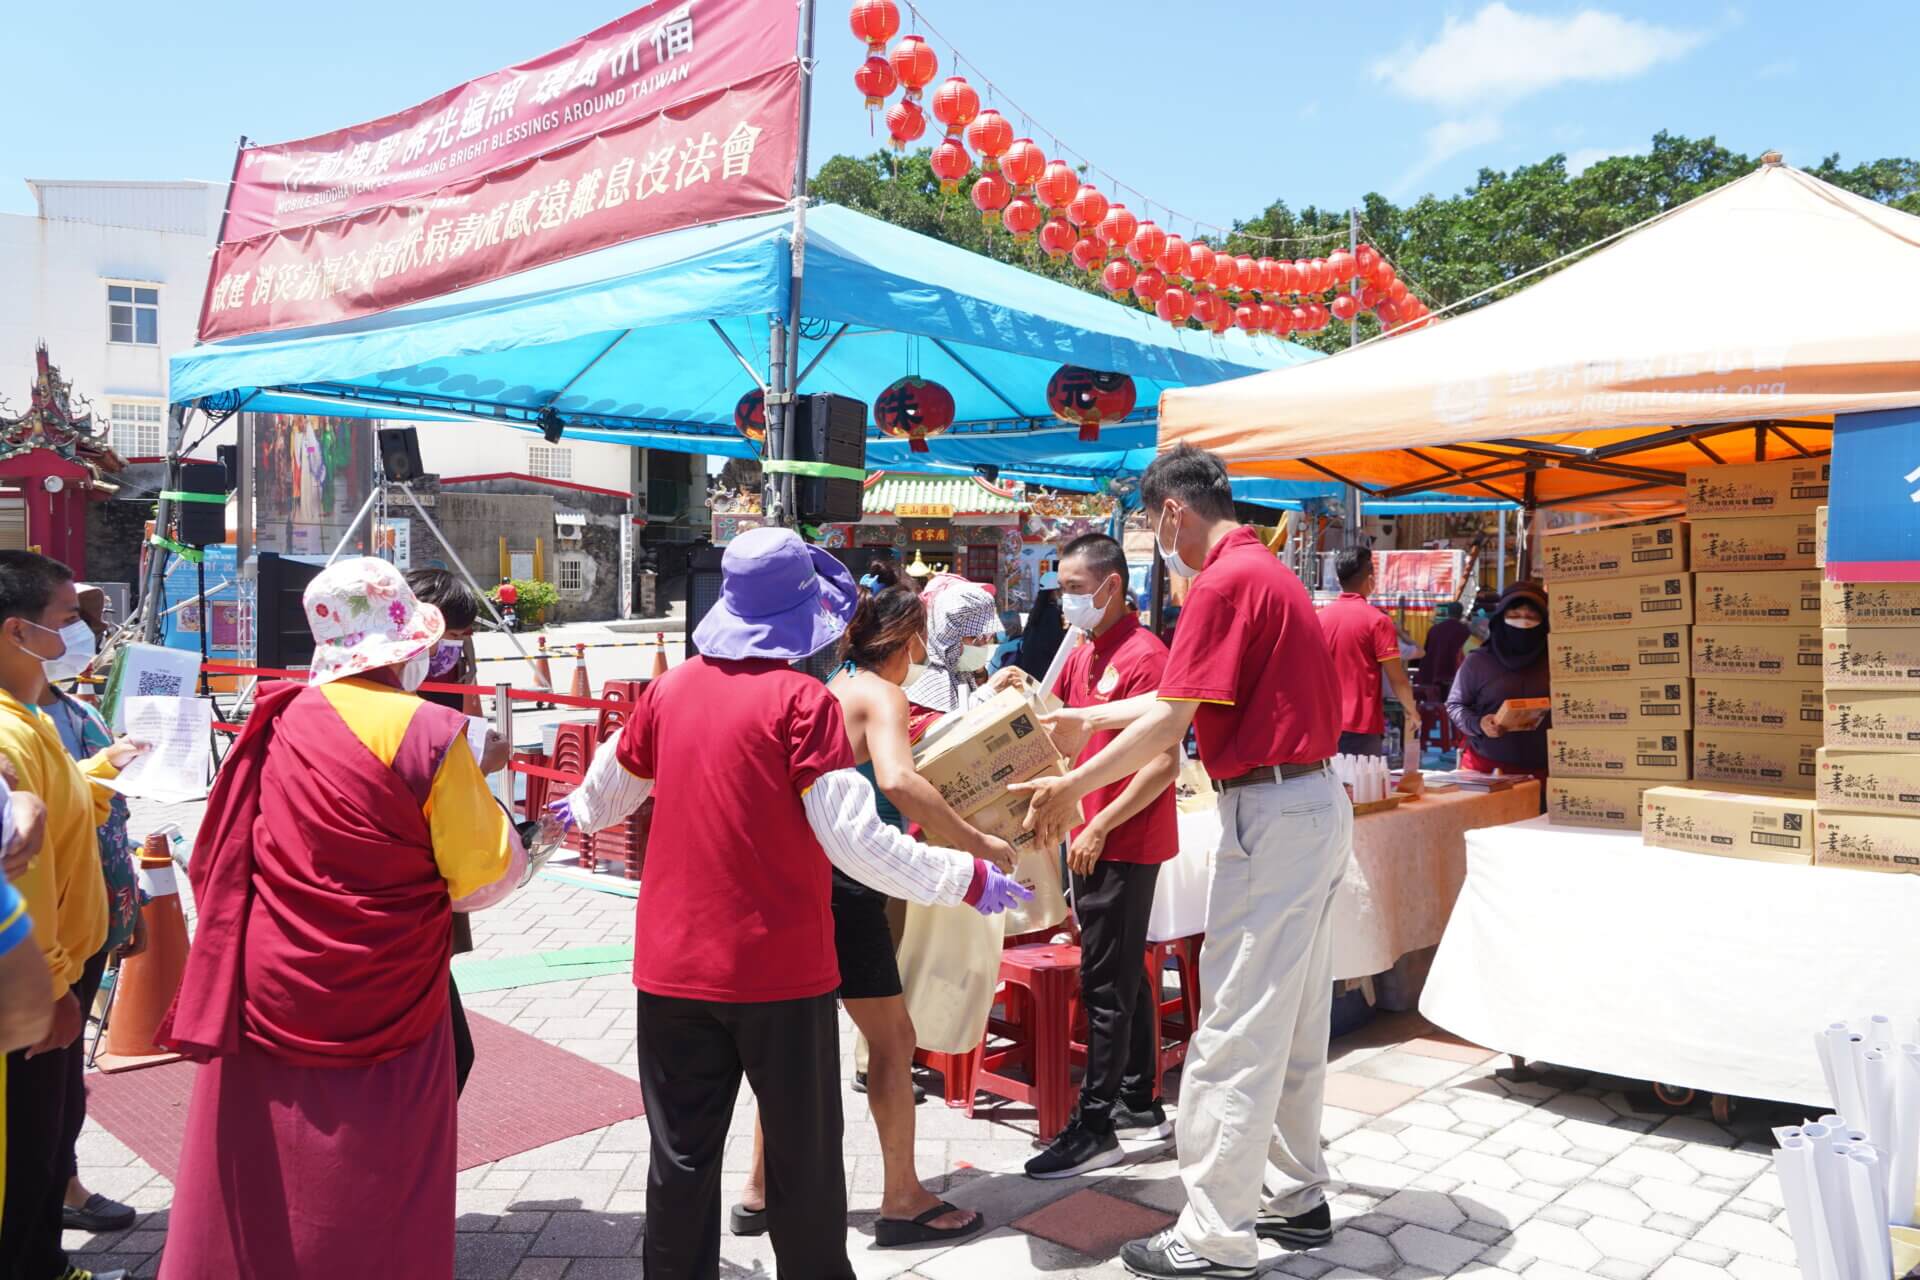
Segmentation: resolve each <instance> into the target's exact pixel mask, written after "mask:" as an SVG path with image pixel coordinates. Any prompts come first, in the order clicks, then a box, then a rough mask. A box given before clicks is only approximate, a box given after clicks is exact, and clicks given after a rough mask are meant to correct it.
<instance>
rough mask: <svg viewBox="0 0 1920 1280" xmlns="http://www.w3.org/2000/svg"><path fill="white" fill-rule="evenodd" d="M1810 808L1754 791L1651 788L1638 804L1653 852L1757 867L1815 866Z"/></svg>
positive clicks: (1799, 799)
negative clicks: (1735, 861)
mask: <svg viewBox="0 0 1920 1280" xmlns="http://www.w3.org/2000/svg"><path fill="white" fill-rule="evenodd" d="M1813 827H1814V803H1813V801H1812V800H1809V799H1807V798H1806V797H1804V796H1779V795H1768V794H1765V793H1764V792H1757V791H1702V790H1697V789H1694V788H1691V787H1653V788H1650V789H1649V790H1648V791H1647V793H1646V795H1644V796H1642V797H1641V799H1640V838H1641V839H1642V840H1644V841H1646V842H1647V843H1648V844H1650V845H1652V846H1654V847H1655V848H1657V849H1678V850H1681V851H1682V852H1685V853H1713V854H1718V855H1720V856H1721V857H1723V858H1751V859H1753V860H1754V861H1756V862H1790V863H1796V864H1799V865H1801V866H1804V865H1806V864H1808V863H1810V862H1812V861H1813Z"/></svg>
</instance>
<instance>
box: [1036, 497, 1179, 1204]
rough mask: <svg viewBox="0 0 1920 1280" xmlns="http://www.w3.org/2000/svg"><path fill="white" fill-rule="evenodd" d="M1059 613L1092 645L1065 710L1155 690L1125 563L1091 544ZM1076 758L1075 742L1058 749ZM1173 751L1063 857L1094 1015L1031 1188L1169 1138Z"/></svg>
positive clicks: (1063, 691)
mask: <svg viewBox="0 0 1920 1280" xmlns="http://www.w3.org/2000/svg"><path fill="white" fill-rule="evenodd" d="M1060 607H1061V611H1062V613H1063V614H1064V616H1065V620H1066V622H1067V624H1068V625H1069V626H1073V627H1078V628H1079V629H1080V630H1081V631H1083V632H1085V633H1086V634H1087V635H1088V636H1089V637H1090V638H1091V642H1090V643H1087V644H1082V645H1081V646H1080V647H1079V648H1077V649H1075V650H1074V651H1073V653H1072V654H1071V655H1070V656H1069V657H1068V658H1067V660H1066V664H1065V665H1064V666H1063V667H1062V668H1061V669H1060V675H1059V676H1058V677H1057V679H1056V680H1055V682H1054V687H1053V693H1054V695H1055V696H1056V697H1058V698H1059V699H1060V700H1061V701H1062V702H1063V703H1065V704H1066V705H1067V706H1069V707H1098V706H1101V705H1103V704H1105V703H1109V702H1117V701H1120V700H1122V699H1126V698H1131V697H1134V696H1136V695H1138V694H1143V693H1147V694H1150V693H1152V692H1153V691H1154V690H1155V689H1158V688H1159V687H1160V677H1161V673H1162V672H1163V671H1164V670H1165V669H1166V665H1167V646H1166V645H1164V644H1162V643H1161V642H1160V640H1159V638H1158V637H1156V636H1155V635H1154V634H1153V633H1152V632H1151V631H1148V630H1147V629H1146V628H1145V627H1143V626H1141V625H1140V619H1139V618H1138V616H1136V614H1135V612H1134V610H1133V607H1132V602H1131V601H1130V600H1129V599H1128V597H1127V556H1126V552H1124V551H1122V550H1121V548H1120V544H1119V543H1118V542H1115V541H1114V540H1113V539H1112V538H1109V537H1107V536H1106V535H1105V534H1101V533H1090V534H1088V535H1086V536H1085V537H1083V538H1077V539H1075V540H1074V541H1073V542H1071V543H1069V544H1068V545H1067V548H1066V551H1065V552H1064V553H1063V554H1062V556H1061V558H1060ZM1113 737H1114V735H1113V733H1111V732H1106V733H1096V734H1093V735H1092V736H1091V737H1089V738H1088V739H1087V740H1086V744H1085V745H1084V746H1083V747H1081V748H1080V750H1079V751H1078V753H1077V755H1078V758H1079V759H1081V760H1086V759H1089V758H1091V757H1092V756H1094V755H1096V754H1098V753H1099V751H1100V750H1101V748H1103V747H1105V746H1106V745H1107V743H1108V742H1109V741H1111V740H1112V738H1113ZM1060 746H1061V748H1062V750H1064V751H1068V752H1072V751H1073V744H1072V743H1070V742H1067V743H1061V744H1060ZM1179 775H1180V748H1179V746H1178V745H1177V744H1176V745H1175V746H1173V747H1171V748H1169V749H1168V750H1166V751H1164V752H1162V753H1161V754H1159V755H1157V756H1155V757H1154V758H1153V759H1152V760H1149V761H1148V762H1147V763H1146V764H1145V765H1143V766H1142V767H1141V769H1140V771H1139V772H1138V773H1136V774H1134V775H1133V776H1132V777H1131V778H1123V779H1121V780H1119V781H1117V782H1114V783H1112V784H1110V785H1108V786H1105V787H1100V788H1098V789H1096V790H1094V791H1092V792H1090V793H1088V795H1087V797H1086V799H1085V800H1084V801H1083V802H1082V804H1081V810H1082V813H1083V815H1084V817H1085V822H1084V824H1083V825H1082V826H1081V827H1080V828H1079V829H1078V830H1077V831H1075V832H1074V837H1073V845H1072V847H1071V848H1070V849H1069V851H1068V853H1067V868H1068V870H1069V871H1071V872H1072V874H1073V909H1074V914H1075V916H1076V917H1077V918H1078V919H1079V921H1080V991H1081V998H1082V1000H1083V1001H1084V1002H1085V1004H1086V1009H1087V1074H1086V1077H1085V1079H1084V1080H1082V1081H1081V1085H1080V1106H1079V1109H1078V1110H1077V1111H1076V1113H1075V1115H1074V1118H1073V1122H1072V1123H1071V1124H1069V1125H1068V1126H1067V1127H1066V1128H1065V1129H1063V1130H1062V1131H1061V1132H1060V1134H1059V1136H1058V1137H1056V1138H1055V1139H1054V1140H1053V1142H1052V1144H1051V1145H1050V1146H1048V1148H1047V1149H1046V1150H1045V1151H1043V1152H1041V1153H1040V1154H1039V1155H1037V1156H1035V1157H1034V1158H1033V1159H1031V1160H1029V1161H1027V1175H1028V1176H1029V1177H1033V1178H1067V1177H1072V1176H1073V1175H1075V1174H1080V1173H1085V1172H1087V1171H1088V1170H1091V1169H1104V1168H1106V1167H1107V1166H1109V1165H1114V1164H1118V1163H1119V1162H1120V1161H1121V1159H1122V1158H1123V1153H1122V1152H1121V1150H1120V1143H1119V1138H1118V1135H1121V1134H1124V1135H1126V1136H1128V1137H1154V1138H1161V1137H1165V1136H1166V1135H1167V1134H1168V1133H1170V1132H1172V1130H1171V1128H1170V1126H1169V1125H1168V1124H1167V1113H1166V1109H1165V1108H1164V1107H1163V1106H1161V1104H1160V1102H1159V1100H1158V1099H1157V1098H1155V1097H1154V1090H1153V1085H1154V1076H1155V1074H1156V1072H1155V1071H1154V1066H1155V1059H1156V1058H1157V1057H1158V1055H1159V1051H1160V1046H1159V1045H1158V1044H1157V1043H1156V1042H1155V1036H1154V1009H1153V1003H1154V1001H1155V1000H1156V999H1157V998H1158V996H1157V993H1156V992H1154V991H1152V990H1150V989H1149V984H1148V982H1147V981H1146V973H1145V966H1144V965H1143V963H1142V960H1143V957H1144V956H1145V954H1146V946H1147V918H1148V917H1149V916H1150V915H1152V913H1153V889H1154V884H1155V882H1156V881H1157V880H1158V879H1159V877H1160V864H1161V863H1163V862H1165V861H1167V860H1168V859H1169V858H1171V857H1173V855H1174V854H1175V853H1177V852H1179V850H1180V830H1179V825H1178V823H1177V821H1176V815H1175V812H1174V795H1173V782H1174V779H1175V778H1177V777H1178V776H1179Z"/></svg>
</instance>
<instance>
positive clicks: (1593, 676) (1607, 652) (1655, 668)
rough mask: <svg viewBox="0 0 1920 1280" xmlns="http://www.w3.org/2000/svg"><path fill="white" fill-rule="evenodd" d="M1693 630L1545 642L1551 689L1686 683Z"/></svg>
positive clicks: (1585, 634) (1630, 631) (1594, 634)
mask: <svg viewBox="0 0 1920 1280" xmlns="http://www.w3.org/2000/svg"><path fill="white" fill-rule="evenodd" d="M1691 635H1692V629H1691V628H1689V627H1636V628H1621V629H1619V630H1615V631H1576V632H1574V633H1573V634H1572V635H1565V636H1563V635H1561V634H1559V633H1558V632H1557V631H1556V632H1553V633H1550V634H1549V636H1548V638H1547V661H1548V668H1549V670H1550V671H1551V673H1552V677H1553V685H1554V687H1555V688H1558V687H1559V686H1560V685H1562V684H1565V683H1568V682H1570V681H1576V680H1620V679H1624V678H1633V679H1641V680H1648V679H1659V680H1684V679H1685V678H1686V676H1687V672H1688V669H1689V667H1688V664H1689V662H1690V660H1691V659H1690V650H1689V642H1690V638H1691Z"/></svg>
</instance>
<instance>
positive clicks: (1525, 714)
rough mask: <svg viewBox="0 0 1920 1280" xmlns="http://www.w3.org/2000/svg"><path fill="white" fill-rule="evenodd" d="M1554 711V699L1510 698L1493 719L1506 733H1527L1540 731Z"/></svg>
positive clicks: (1502, 704)
mask: <svg viewBox="0 0 1920 1280" xmlns="http://www.w3.org/2000/svg"><path fill="white" fill-rule="evenodd" d="M1552 710H1553V699H1552V698H1508V699H1507V700H1506V701H1505V702H1502V703H1501V704H1500V709H1499V710H1498V711H1496V712H1494V713H1493V719H1494V723H1495V724H1498V725H1499V726H1500V728H1501V729H1502V730H1503V731H1504V732H1507V733H1525V732H1527V731H1528V730H1529V729H1538V728H1539V727H1540V726H1541V725H1542V724H1543V723H1545V721H1546V718H1547V715H1548V713H1550V712H1551V711H1552Z"/></svg>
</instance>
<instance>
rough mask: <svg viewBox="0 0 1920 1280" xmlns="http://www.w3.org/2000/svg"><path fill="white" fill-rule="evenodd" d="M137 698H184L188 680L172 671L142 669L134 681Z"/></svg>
mask: <svg viewBox="0 0 1920 1280" xmlns="http://www.w3.org/2000/svg"><path fill="white" fill-rule="evenodd" d="M132 694H133V696H134V697H136V698H184V697H186V696H187V682H186V681H185V680H183V679H181V678H180V677H179V676H178V675H176V674H175V673H174V672H171V671H142V672H139V673H138V676H137V678H136V680H135V681H134V688H133V690H132Z"/></svg>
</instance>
